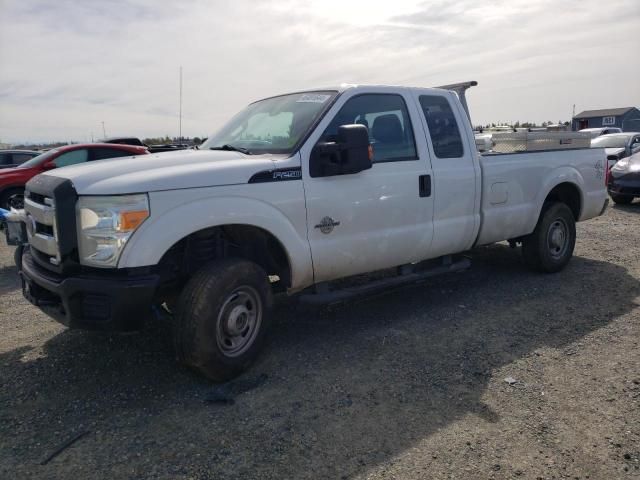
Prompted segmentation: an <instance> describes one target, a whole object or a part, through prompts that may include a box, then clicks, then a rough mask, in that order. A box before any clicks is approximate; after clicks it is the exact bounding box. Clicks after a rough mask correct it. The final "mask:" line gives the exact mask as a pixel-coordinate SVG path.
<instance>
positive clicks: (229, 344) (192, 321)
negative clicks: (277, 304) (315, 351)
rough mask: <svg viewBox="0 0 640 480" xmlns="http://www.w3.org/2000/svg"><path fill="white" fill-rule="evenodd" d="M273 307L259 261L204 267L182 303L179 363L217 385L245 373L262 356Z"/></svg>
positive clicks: (177, 327)
mask: <svg viewBox="0 0 640 480" xmlns="http://www.w3.org/2000/svg"><path fill="white" fill-rule="evenodd" d="M271 304H272V294H271V286H270V285H269V280H268V277H267V274H266V273H265V272H264V270H262V268H260V267H259V266H258V265H256V264H255V263H253V262H249V261H247V260H240V259H224V260H221V261H218V262H214V263H211V264H209V265H206V266H204V267H203V268H202V269H201V270H199V271H198V272H197V273H196V274H195V275H194V276H193V277H192V278H191V280H189V282H188V283H187V285H186V286H185V288H184V290H183V291H182V293H181V295H180V299H179V300H178V305H177V312H176V318H175V321H174V322H175V323H174V342H175V347H176V353H177V356H178V360H179V361H181V362H182V363H184V364H186V365H188V366H190V367H192V368H194V369H195V370H197V371H199V372H200V373H202V374H203V375H205V376H206V377H208V378H209V379H211V380H214V381H216V382H223V381H226V380H230V379H231V378H233V377H235V376H237V375H239V374H240V373H242V372H243V371H244V370H246V369H247V368H248V367H249V366H250V365H251V363H253V361H254V360H255V358H256V357H257V356H258V353H259V351H260V348H261V347H262V344H263V341H264V337H265V334H266V331H267V328H268V326H269V313H270V310H271Z"/></svg>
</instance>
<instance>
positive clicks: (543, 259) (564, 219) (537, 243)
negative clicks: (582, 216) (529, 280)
mask: <svg viewBox="0 0 640 480" xmlns="http://www.w3.org/2000/svg"><path fill="white" fill-rule="evenodd" d="M575 244H576V222H575V219H574V218H573V213H572V212H571V209H570V208H569V207H568V206H567V205H565V204H564V203H551V204H547V205H545V206H544V207H543V210H542V213H541V215H540V218H539V219H538V224H537V225H536V228H535V230H534V231H533V233H532V234H531V235H528V236H527V237H526V238H525V239H524V240H523V242H522V254H523V256H524V260H525V263H526V264H527V265H528V266H529V268H531V269H533V270H536V271H539V272H547V273H553V272H558V271H560V270H562V269H563V268H564V267H565V266H566V265H567V263H569V260H571V257H572V256H573V249H574V247H575Z"/></svg>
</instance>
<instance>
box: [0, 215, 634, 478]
mask: <svg viewBox="0 0 640 480" xmlns="http://www.w3.org/2000/svg"><path fill="white" fill-rule="evenodd" d="M638 245H640V204H637V203H636V204H634V205H631V206H628V207H622V208H621V207H614V208H610V209H609V210H608V211H607V213H606V215H605V216H603V217H600V218H598V219H595V220H592V221H590V222H586V223H583V224H580V225H579V227H578V244H577V248H576V256H575V258H574V259H573V260H572V262H571V263H570V265H569V266H568V267H567V268H566V269H565V270H564V271H563V272H561V273H559V274H556V275H540V274H533V273H530V272H528V271H527V270H525V269H524V267H523V265H522V261H521V259H520V255H519V251H518V250H511V249H509V248H508V247H507V246H506V245H502V244H499V245H494V246H491V247H486V248H481V249H478V250H476V251H474V252H473V253H472V255H473V264H474V265H473V267H472V269H471V270H470V271H469V272H466V273H463V274H452V275H448V276H443V277H438V278H433V279H431V280H430V281H429V282H428V283H426V284H423V285H420V286H413V287H410V288H404V289H401V290H398V291H395V292H392V293H389V294H387V295H384V296H378V297H375V298H368V299H366V300H361V301H358V302H352V303H349V304H347V305H345V306H342V307H340V308H337V309H332V310H328V309H326V308H322V309H313V308H310V307H302V306H296V305H293V304H291V303H288V304H285V305H283V306H281V307H279V308H278V310H277V312H276V319H275V325H274V328H273V330H272V332H271V335H270V338H269V341H268V344H267V347H266V351H265V352H264V354H263V355H262V356H261V358H260V360H259V361H258V363H257V364H256V365H255V366H254V367H253V368H252V370H251V371H250V372H248V373H247V374H246V375H245V376H244V377H243V378H242V379H241V380H240V381H239V382H237V383H235V384H234V385H232V386H231V387H229V390H228V392H227V393H226V394H228V395H231V396H233V401H231V400H229V401H226V402H221V401H216V399H217V400H220V391H219V389H217V388H216V387H215V386H213V385H212V384H210V383H207V382H206V381H204V380H202V379H201V378H200V377H198V376H197V375H195V374H192V373H190V372H189V371H187V370H185V369H183V368H181V367H179V366H178V365H176V364H175V363H174V361H173V354H172V350H171V346H170V345H171V344H170V341H169V339H168V334H167V330H166V329H165V328H162V327H161V326H160V325H156V326H150V327H149V328H148V329H147V330H146V331H144V332H142V333H139V334H135V335H128V336H118V335H105V334H95V333H93V334H92V333H87V332H81V331H69V330H66V329H65V328H63V327H61V326H59V325H58V324H56V323H55V322H53V321H52V320H50V319H48V318H47V317H46V316H45V315H43V314H42V313H40V312H39V311H38V310H37V309H36V308H34V307H32V306H30V305H28V304H27V303H26V301H25V300H23V299H22V297H21V294H20V291H19V285H18V283H17V279H16V275H15V269H14V268H13V267H12V250H11V249H9V248H7V247H0V294H1V296H0V324H1V325H2V330H1V332H2V335H1V338H0V386H1V389H0V477H2V478H51V479H68V478H109V479H113V478H190V479H191V478H192V479H206V478H242V479H249V478H268V479H278V480H280V479H285V478H294V479H304V478H331V479H340V478H344V479H347V478H348V479H364V478H371V479H381V478H402V479H405V478H406V479H425V478H434V479H437V478H462V479H474V478H482V479H489V478H496V479H498V478H527V479H528V478H532V479H537V478H541V479H542V478H544V479H547V478H549V479H551V478H575V479H586V478H590V479H615V478H638V477H640V470H639V469H640V408H639V407H640V405H639V402H640V352H639V349H638V344H639V342H640V326H639V321H640V309H639V308H638V300H639V299H640V255H639V253H640V249H639V248H638ZM505 379H507V380H505ZM226 394H225V395H226ZM226 398H228V397H226ZM83 432H86V434H85V435H84V436H83V437H82V438H80V439H79V440H77V442H75V443H74V444H73V445H71V446H69V447H68V448H67V449H65V450H64V451H62V452H61V453H60V454H59V455H58V456H56V457H55V458H53V459H52V460H51V461H49V462H48V463H47V464H45V465H41V463H42V462H43V460H45V459H46V457H47V456H48V455H49V454H51V453H52V452H54V451H55V450H56V449H57V448H58V447H59V446H60V445H62V444H64V443H65V442H66V441H68V440H69V439H70V438H73V437H74V436H75V435H77V434H79V433H83Z"/></svg>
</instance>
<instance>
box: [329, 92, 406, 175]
mask: <svg viewBox="0 0 640 480" xmlns="http://www.w3.org/2000/svg"><path fill="white" fill-rule="evenodd" d="M353 123H359V124H361V125H364V126H365V127H367V128H368V129H369V142H370V143H371V145H372V147H373V163H380V162H398V161H403V160H417V159H418V156H417V154H416V144H415V139H414V137H413V128H412V127H411V119H410V118H409V112H408V111H407V105H406V104H405V101H404V99H403V98H402V97H401V96H400V95H396V94H379V93H370V94H364V95H358V96H356V97H353V98H351V99H349V100H348V101H347V102H346V103H345V104H344V105H343V106H342V108H341V109H340V111H339V112H338V113H337V115H336V116H335V117H334V119H333V120H332V121H331V123H330V124H329V126H328V127H327V129H326V130H325V131H324V133H323V134H322V140H323V141H326V142H332V141H336V139H337V135H338V127H340V126H341V125H350V124H353Z"/></svg>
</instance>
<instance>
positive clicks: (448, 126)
mask: <svg viewBox="0 0 640 480" xmlns="http://www.w3.org/2000/svg"><path fill="white" fill-rule="evenodd" d="M420 106H421V107H422V111H423V112H424V117H425V118H426V119H427V126H428V127H429V135H430V136H431V143H432V144H433V151H434V152H435V154H436V157H438V158H459V157H462V155H464V148H463V147H462V137H461V136H460V130H459V129H458V122H456V117H455V115H454V114H453V110H451V105H449V101H448V100H447V99H446V98H445V97H440V96H437V95H421V96H420Z"/></svg>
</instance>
